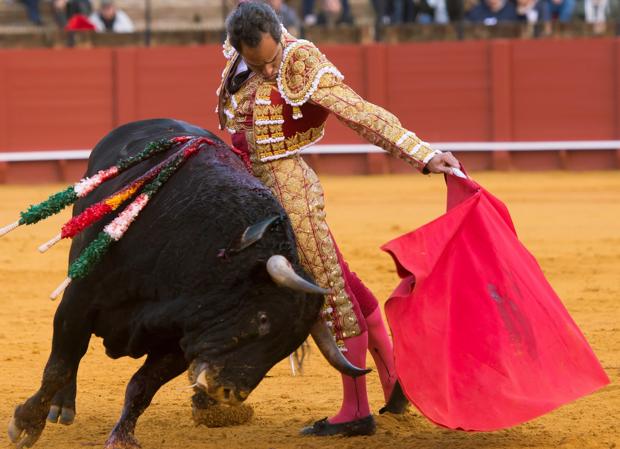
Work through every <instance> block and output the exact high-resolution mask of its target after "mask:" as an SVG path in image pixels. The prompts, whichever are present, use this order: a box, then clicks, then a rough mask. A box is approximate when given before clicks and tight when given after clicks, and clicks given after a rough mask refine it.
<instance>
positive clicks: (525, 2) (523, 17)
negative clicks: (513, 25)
mask: <svg viewBox="0 0 620 449" xmlns="http://www.w3.org/2000/svg"><path fill="white" fill-rule="evenodd" d="M517 16H518V17H519V21H521V22H527V23H530V24H534V23H547V22H550V21H551V8H550V6H549V3H548V2H547V0H517Z"/></svg>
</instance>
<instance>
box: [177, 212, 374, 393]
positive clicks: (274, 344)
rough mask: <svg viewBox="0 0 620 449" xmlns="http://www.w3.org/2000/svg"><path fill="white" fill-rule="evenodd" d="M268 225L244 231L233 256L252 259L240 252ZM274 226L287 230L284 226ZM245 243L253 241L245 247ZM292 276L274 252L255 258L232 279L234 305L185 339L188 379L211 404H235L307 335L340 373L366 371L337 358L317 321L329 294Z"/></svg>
mask: <svg viewBox="0 0 620 449" xmlns="http://www.w3.org/2000/svg"><path fill="white" fill-rule="evenodd" d="M274 221H276V220H275V217H274V218H273V219H270V221H267V220H266V221H265V222H261V223H259V224H257V225H255V226H253V227H250V228H248V229H247V230H246V231H245V232H244V234H243V236H242V238H241V240H240V241H239V243H238V244H237V245H236V246H235V248H233V252H240V254H238V255H237V256H236V257H242V256H244V255H247V257H252V255H251V254H250V253H249V252H248V253H246V251H245V249H246V248H248V247H249V246H251V245H252V244H253V243H255V242H257V241H259V240H261V239H262V238H263V236H264V235H265V231H266V230H267V228H268V227H269V226H270V225H271V224H272V223H274ZM257 228H258V229H257ZM280 228H281V230H284V231H286V233H288V232H290V228H288V226H280ZM276 234H277V233H276ZM280 237H281V233H280ZM248 239H251V240H253V241H252V242H249V244H248ZM268 246H269V245H268ZM241 251H243V252H242V253H241ZM293 255H294V253H293ZM298 272H299V273H303V271H302V270H301V268H300V267H299V266H298V264H296V263H295V262H294V261H293V262H292V263H291V261H289V260H288V259H287V258H286V257H285V256H283V255H280V254H275V255H271V256H270V257H269V258H268V259H267V261H266V262H265V260H264V259H263V260H262V261H260V260H258V261H257V262H256V263H255V264H254V267H253V269H252V271H251V273H250V275H249V276H245V277H244V278H243V279H237V280H236V281H235V283H236V284H237V285H236V286H235V287H236V288H235V291H234V292H232V291H231V292H230V296H236V295H237V294H238V293H236V292H237V291H241V292H243V296H242V297H240V298H235V300H234V307H232V308H231V307H226V308H221V309H220V312H219V313H221V316H219V317H217V316H214V317H212V318H211V319H210V320H209V322H210V323H211V326H210V327H209V328H204V327H200V326H198V328H199V329H200V330H199V331H198V332H199V333H196V332H192V333H190V334H189V335H187V336H186V338H185V342H184V345H185V346H187V349H186V353H188V356H189V357H190V359H191V360H192V365H191V367H190V373H189V374H190V379H191V380H192V381H193V382H194V383H195V385H196V387H197V388H200V389H202V390H203V391H205V392H206V393H207V395H208V396H209V397H210V398H212V399H214V400H215V401H216V402H219V403H226V404H231V405H235V404H239V403H241V402H243V401H244V400H245V399H246V398H247V397H248V395H249V394H250V392H251V391H252V390H253V389H254V388H255V387H256V386H257V385H258V383H259V382H260V381H261V380H262V378H263V377H264V376H265V374H267V372H268V371H269V369H271V367H273V365H275V364H276V363H277V362H278V361H280V360H282V359H283V358H285V357H286V356H287V355H289V354H290V353H291V352H293V351H294V350H295V349H296V348H297V347H298V346H299V345H300V344H301V343H302V342H303V341H304V340H305V339H306V338H307V337H308V335H309V334H311V335H312V337H313V338H314V341H315V342H316V344H317V346H318V347H319V349H320V351H321V353H322V354H323V355H324V356H325V357H326V359H327V360H328V361H329V363H330V364H331V365H332V366H334V367H335V368H336V369H338V370H339V371H340V372H342V373H343V374H346V375H349V376H354V377H355V376H360V375H363V374H366V373H367V372H368V371H369V370H363V369H360V368H357V367H355V366H353V365H352V364H351V363H350V362H349V361H348V360H347V359H346V358H345V357H344V356H343V355H342V353H341V352H340V350H339V349H338V347H337V346H336V343H335V341H334V339H333V337H332V335H331V332H330V330H329V329H328V328H327V326H326V325H325V323H324V322H323V321H322V320H321V319H320V318H319V317H318V314H319V310H320V308H321V305H322V304H323V297H324V295H325V294H327V293H329V291H328V290H325V289H323V288H321V287H319V286H317V285H315V284H313V283H312V282H310V281H309V280H307V279H304V277H302V276H301V275H300V274H298ZM227 302H228V300H227ZM214 312H215V313H217V310H215V311H214Z"/></svg>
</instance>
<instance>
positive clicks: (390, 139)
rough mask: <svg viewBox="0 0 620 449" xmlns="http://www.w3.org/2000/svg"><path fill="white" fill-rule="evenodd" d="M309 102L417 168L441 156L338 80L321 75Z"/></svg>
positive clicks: (386, 112)
mask: <svg viewBox="0 0 620 449" xmlns="http://www.w3.org/2000/svg"><path fill="white" fill-rule="evenodd" d="M311 101H312V102H313V103H315V104H318V105H319V106H322V107H323V108H325V109H328V110H329V111H330V112H332V113H334V114H335V115H336V117H337V118H338V119H339V120H340V121H341V122H343V123H344V124H345V125H347V126H348V127H349V128H351V129H352V130H354V131H355V132H356V133H357V134H359V135H360V136H362V137H363V138H364V139H366V140H367V141H369V142H370V143H372V144H374V145H377V146H378V147H381V148H383V149H384V150H385V151H387V152H388V153H390V154H392V155H394V156H396V157H399V158H401V159H404V160H405V161H407V162H409V163H410V164H412V165H413V166H415V167H416V168H418V169H422V168H424V166H425V165H426V164H427V163H428V161H430V160H431V158H432V157H433V156H435V155H436V154H438V153H440V152H439V151H436V150H433V149H432V148H431V146H430V145H429V144H428V143H426V142H423V141H422V140H420V139H419V138H418V137H417V136H416V135H415V134H414V133H413V132H411V131H408V130H406V129H405V128H403V126H402V125H401V123H400V121H399V120H398V118H396V117H395V116H394V115H393V114H391V113H390V112H388V111H386V110H385V109H383V108H381V107H379V106H376V105H374V104H372V103H369V102H368V101H366V100H364V99H363V98H362V97H360V96H359V95H358V94H357V93H356V92H355V91H354V90H353V89H351V88H350V87H349V86H347V85H346V84H344V83H343V82H342V80H341V79H339V78H338V77H336V76H334V75H332V74H331V73H327V74H324V75H323V76H322V78H321V80H320V82H319V84H318V88H317V89H316V91H315V92H314V93H313V94H312V96H311Z"/></svg>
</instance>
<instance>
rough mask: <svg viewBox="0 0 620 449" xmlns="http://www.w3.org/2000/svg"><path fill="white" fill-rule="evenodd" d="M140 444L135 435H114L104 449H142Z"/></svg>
mask: <svg viewBox="0 0 620 449" xmlns="http://www.w3.org/2000/svg"><path fill="white" fill-rule="evenodd" d="M141 447H142V446H140V443H138V440H137V439H136V437H134V436H133V435H118V434H115V433H112V435H110V437H109V438H108V441H106V442H105V446H103V449H140V448H141Z"/></svg>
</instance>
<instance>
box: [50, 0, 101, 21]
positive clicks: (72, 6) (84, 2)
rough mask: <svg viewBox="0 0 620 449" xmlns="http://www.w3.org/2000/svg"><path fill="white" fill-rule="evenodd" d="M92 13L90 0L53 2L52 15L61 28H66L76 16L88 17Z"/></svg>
mask: <svg viewBox="0 0 620 449" xmlns="http://www.w3.org/2000/svg"><path fill="white" fill-rule="evenodd" d="M92 12H93V6H92V5H91V3H90V0H52V14H53V16H54V20H55V21H56V24H57V25H58V27H59V28H64V27H65V26H66V25H67V23H68V22H69V20H71V18H72V17H73V16H75V15H78V14H79V15H81V16H84V17H88V16H89V15H90V14H91V13H92Z"/></svg>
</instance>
